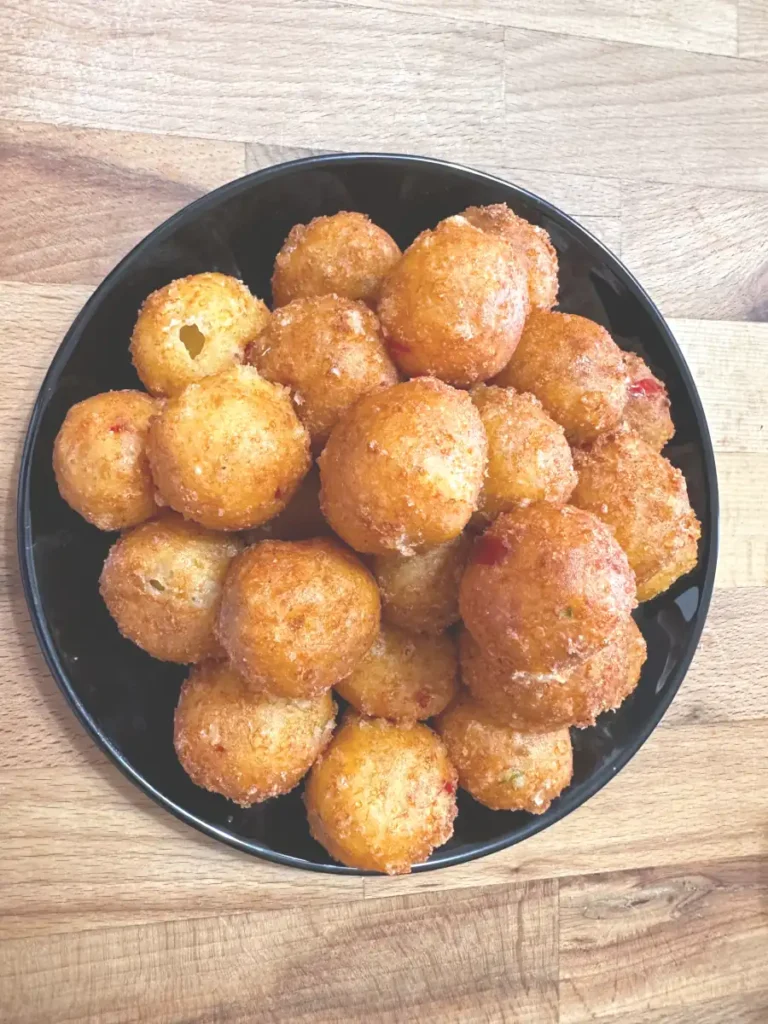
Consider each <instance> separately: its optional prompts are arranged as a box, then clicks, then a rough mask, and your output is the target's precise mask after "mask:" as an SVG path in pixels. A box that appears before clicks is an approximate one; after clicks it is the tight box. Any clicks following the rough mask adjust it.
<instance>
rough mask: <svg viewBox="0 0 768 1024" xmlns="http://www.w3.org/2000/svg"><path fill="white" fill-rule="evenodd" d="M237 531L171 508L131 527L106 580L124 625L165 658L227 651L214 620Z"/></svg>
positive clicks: (107, 595) (109, 602) (192, 658)
mask: <svg viewBox="0 0 768 1024" xmlns="http://www.w3.org/2000/svg"><path fill="white" fill-rule="evenodd" d="M241 548H242V544H241V542H240V541H239V540H238V539H237V538H236V537H230V536H227V535H226V534H220V533H212V532H211V531H210V530H205V529H203V527H202V526H198V525H197V524H196V523H190V522H187V521H186V520H184V519H182V518H181V516H177V515H175V514H174V513H172V512H166V513H165V514H163V515H161V516H160V517H159V518H157V519H152V520H150V521H149V522H148V523H142V524H141V525H140V526H137V527H135V528H134V529H133V530H130V531H128V532H127V533H124V534H123V535H122V537H120V539H119V540H118V541H117V542H116V543H115V544H114V545H113V546H112V548H111V549H110V552H109V554H108V555H107V560H106V561H105V563H104V568H103V569H102V571H101V579H100V581H99V584H100V588H101V596H102V597H103V598H104V603H105V604H106V606H107V608H108V609H109V613H110V615H111V616H112V618H113V619H114V620H115V622H116V623H117V628H118V629H119V630H120V632H121V633H122V634H123V636H125V637H127V638H128V639H129V640H132V641H133V642H134V643H135V644H138V646H139V647H141V648H143V650H145V651H147V653H148V654H151V655H152V657H153V658H159V659H160V660H161V661H176V662H180V663H181V664H187V663H189V662H196V661H201V660H202V659H203V658H208V657H212V656H215V655H219V654H221V648H220V647H219V644H218V642H217V641H216V639H215V635H214V627H215V624H216V618H217V616H218V613H219V603H220V600H221V592H222V586H223V584H224V577H225V576H226V573H227V569H228V568H229V563H230V562H231V561H232V559H233V558H234V557H235V555H236V554H237V553H238V551H240V549H241Z"/></svg>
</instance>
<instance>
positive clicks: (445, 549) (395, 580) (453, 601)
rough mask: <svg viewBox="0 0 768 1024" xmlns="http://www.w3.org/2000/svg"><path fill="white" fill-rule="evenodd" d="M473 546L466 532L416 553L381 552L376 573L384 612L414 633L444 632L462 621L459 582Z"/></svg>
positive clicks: (389, 619) (374, 568)
mask: <svg viewBox="0 0 768 1024" xmlns="http://www.w3.org/2000/svg"><path fill="white" fill-rule="evenodd" d="M471 549H472V537H471V536H470V535H469V534H468V533H462V534H460V535H459V536H458V537H456V538H455V539H454V540H451V541H448V543H447V544H440V545H439V546H438V547H435V548H427V550H426V551H421V552H417V553H416V554H415V555H410V556H406V555H379V556H377V557H376V558H375V559H374V562H373V572H374V575H375V576H376V581H377V583H378V584H379V590H380V591H381V605H382V615H383V616H384V618H385V619H386V620H387V621H388V622H391V623H392V624H393V625H395V626H400V627H401V628H402V629H407V630H411V631H412V632H414V633H442V631H443V630H444V629H447V628H448V627H449V626H452V625H453V624H454V622H458V621H459V583H460V582H461V577H462V575H463V573H464V567H465V566H466V564H467V559H468V558H469V552H470V551H471Z"/></svg>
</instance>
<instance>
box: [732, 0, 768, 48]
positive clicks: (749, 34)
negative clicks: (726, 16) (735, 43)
mask: <svg viewBox="0 0 768 1024" xmlns="http://www.w3.org/2000/svg"><path fill="white" fill-rule="evenodd" d="M738 16H739V17H738V24H739V31H738V39H739V54H740V56H742V57H751V58H752V59H753V60H768V5H766V3H765V0H739V10H738Z"/></svg>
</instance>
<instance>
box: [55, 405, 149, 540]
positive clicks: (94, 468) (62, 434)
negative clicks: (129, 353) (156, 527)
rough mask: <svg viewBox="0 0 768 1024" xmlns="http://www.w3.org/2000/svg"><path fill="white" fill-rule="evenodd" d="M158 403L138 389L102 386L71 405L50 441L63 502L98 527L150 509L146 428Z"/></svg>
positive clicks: (125, 523) (127, 522)
mask: <svg viewBox="0 0 768 1024" xmlns="http://www.w3.org/2000/svg"><path fill="white" fill-rule="evenodd" d="M157 410H158V403H157V402H156V401H155V400H154V399H152V398H150V397H149V395H145V394H143V393H142V392H141V391H107V392H106V393H105V394H103V395H94V396H93V397H92V398H86V399H85V401H83V402H78V403H77V405H73V406H72V408H71V409H70V410H69V412H68V413H67V415H66V417H65V418H64V422H63V423H62V425H61V429H60V430H59V432H58V434H57V435H56V440H55V442H54V445H53V471H54V473H55V474H56V483H57V484H58V487H59V493H60V494H61V496H62V498H63V499H64V501H66V503H67V504H68V505H70V506H71V507H72V508H73V509H74V510H75V511H76V512H79V513H80V515H81V516H82V517H83V518H84V519H87V520H88V522H89V523H91V524H92V525H93V526H98V528H99V529H100V530H123V529H125V528H126V527H129V526H136V525H137V524H138V523H142V522H144V520H145V519H149V517H150V516H151V515H154V514H155V512H156V511H157V505H156V504H155V485H154V483H153V481H152V474H151V473H150V471H149V462H148V461H147V451H146V442H147V431H148V430H149V423H150V420H151V419H152V417H153V416H154V415H155V413H156V412H157Z"/></svg>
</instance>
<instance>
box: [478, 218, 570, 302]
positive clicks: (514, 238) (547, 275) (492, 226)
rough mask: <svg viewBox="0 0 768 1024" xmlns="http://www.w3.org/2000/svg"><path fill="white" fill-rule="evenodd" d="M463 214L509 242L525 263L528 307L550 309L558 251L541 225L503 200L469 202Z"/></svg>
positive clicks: (556, 281) (555, 289)
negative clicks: (517, 212)
mask: <svg viewBox="0 0 768 1024" xmlns="http://www.w3.org/2000/svg"><path fill="white" fill-rule="evenodd" d="M462 216H463V217H466V218H467V220H468V221H469V223H470V224H474V226H475V227H476V228H480V230H481V231H487V232H489V233H490V234H492V235H498V237H499V238H503V239H504V240H505V241H506V242H509V244H510V245H511V247H512V249H513V250H514V252H515V255H516V256H517V257H518V258H520V259H522V261H523V263H524V264H525V268H526V272H527V277H528V299H529V301H530V305H531V309H543V310H549V309H551V308H552V307H553V306H554V305H555V303H556V302H557V289H558V280H557V270H558V266H557V253H556V252H555V248H554V246H553V245H552V242H551V241H550V238H549V234H548V233H547V232H546V231H545V230H544V228H540V227H537V226H536V225H535V224H531V222H530V221H528V220H525V218H524V217H518V216H517V214H516V213H513V212H512V210H510V208H509V207H508V206H507V205H506V203H495V204H494V205H492V206H470V207H468V208H467V209H466V210H465V211H464V213H463V214H462Z"/></svg>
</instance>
